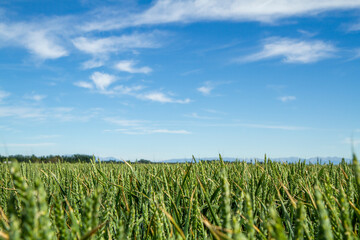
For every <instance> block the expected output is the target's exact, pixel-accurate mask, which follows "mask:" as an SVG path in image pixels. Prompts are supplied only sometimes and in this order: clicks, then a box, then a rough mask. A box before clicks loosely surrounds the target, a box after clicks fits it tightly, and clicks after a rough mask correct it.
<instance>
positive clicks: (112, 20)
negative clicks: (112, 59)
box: [83, 0, 360, 31]
mask: <svg viewBox="0 0 360 240" xmlns="http://www.w3.org/2000/svg"><path fill="white" fill-rule="evenodd" d="M359 8H360V2H359V1H357V0H356V1H354V0H342V1H338V0H326V1H312V0H303V1H296V2H294V1H283V0H273V1H267V0H254V1H251V2H249V1H246V0H223V1H219V0H208V1H204V0H184V1H169V0H158V1H156V2H155V3H154V4H153V6H152V7H150V8H149V9H147V10H145V11H144V12H142V13H138V14H133V15H131V16H127V17H125V18H124V17H119V16H122V15H121V14H114V11H109V14H107V15H106V16H109V17H105V18H104V17H103V18H102V19H101V17H100V19H99V18H97V20H95V21H89V22H87V23H86V25H85V26H84V27H83V28H84V29H86V30H87V31H94V30H111V29H121V28H126V27H131V26H139V25H155V24H165V23H177V22H181V23H189V22H199V21H209V20H210V21H224V20H225V21H260V22H274V21H276V20H278V19H282V18H286V17H291V16H304V15H307V16H311V15H317V14H319V13H322V12H326V11H331V10H344V9H359Z"/></svg>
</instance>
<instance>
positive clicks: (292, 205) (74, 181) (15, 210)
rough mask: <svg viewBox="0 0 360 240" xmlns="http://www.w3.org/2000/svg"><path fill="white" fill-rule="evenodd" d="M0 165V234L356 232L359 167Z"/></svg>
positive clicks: (318, 235)
mask: <svg viewBox="0 0 360 240" xmlns="http://www.w3.org/2000/svg"><path fill="white" fill-rule="evenodd" d="M88 162H89V163H84V162H83V163H80V162H78V163H67V162H61V163H60V162H57V163H54V164H45V163H14V162H12V163H11V164H7V163H3V164H0V239H15V240H17V239H79V240H80V239H101V240H105V239H106V240H107V239H242V240H245V239H349V240H350V239H359V235H358V234H359V230H360V229H359V226H360V221H359V219H360V210H359V209H360V207H359V205H360V200H359V199H360V191H359V189H360V180H359V179H360V177H359V176H360V170H359V169H360V167H359V165H358V162H357V159H356V157H355V156H354V161H353V163H351V164H348V163H346V162H345V161H343V162H342V163H341V164H339V165H333V164H325V165H320V164H312V165H306V164H305V163H304V162H297V163H292V164H288V163H276V162H272V161H271V160H270V159H266V161H265V162H264V163H259V162H255V163H253V164H248V163H245V162H234V163H225V162H223V161H222V160H221V157H220V161H212V162H211V163H206V162H201V161H200V162H197V163H196V161H194V162H193V163H185V164H141V163H133V164H131V163H129V162H126V163H124V164H115V163H108V164H104V163H100V162H96V161H95V160H91V161H90V159H89V160H88Z"/></svg>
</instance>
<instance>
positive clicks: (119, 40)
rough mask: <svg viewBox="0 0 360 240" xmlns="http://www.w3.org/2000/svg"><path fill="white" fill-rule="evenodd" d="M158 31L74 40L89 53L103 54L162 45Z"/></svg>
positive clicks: (78, 47)
mask: <svg viewBox="0 0 360 240" xmlns="http://www.w3.org/2000/svg"><path fill="white" fill-rule="evenodd" d="M159 35H161V34H160V33H158V32H152V33H133V34H131V35H122V36H120V37H115V36H111V37H107V38H91V37H88V38H86V37H78V38H75V39H73V40H72V43H73V44H74V46H75V47H76V48H77V49H79V50H80V51H83V52H85V53H88V54H92V55H102V54H107V53H111V52H118V51H124V50H129V49H136V48H157V47H159V46H160V44H159V40H158V36H159Z"/></svg>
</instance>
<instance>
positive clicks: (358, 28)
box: [348, 21, 360, 31]
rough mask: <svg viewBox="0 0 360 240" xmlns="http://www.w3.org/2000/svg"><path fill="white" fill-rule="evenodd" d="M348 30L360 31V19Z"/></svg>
mask: <svg viewBox="0 0 360 240" xmlns="http://www.w3.org/2000/svg"><path fill="white" fill-rule="evenodd" d="M348 31H360V21H359V22H356V23H353V24H351V25H350V26H349V27H348Z"/></svg>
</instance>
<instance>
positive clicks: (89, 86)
mask: <svg viewBox="0 0 360 240" xmlns="http://www.w3.org/2000/svg"><path fill="white" fill-rule="evenodd" d="M74 85H75V86H77V87H81V88H87V89H93V87H94V86H93V85H92V84H91V83H90V82H84V81H79V82H75V83H74Z"/></svg>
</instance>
